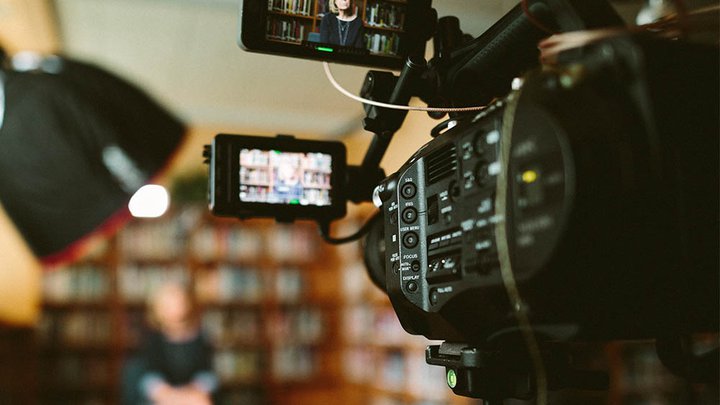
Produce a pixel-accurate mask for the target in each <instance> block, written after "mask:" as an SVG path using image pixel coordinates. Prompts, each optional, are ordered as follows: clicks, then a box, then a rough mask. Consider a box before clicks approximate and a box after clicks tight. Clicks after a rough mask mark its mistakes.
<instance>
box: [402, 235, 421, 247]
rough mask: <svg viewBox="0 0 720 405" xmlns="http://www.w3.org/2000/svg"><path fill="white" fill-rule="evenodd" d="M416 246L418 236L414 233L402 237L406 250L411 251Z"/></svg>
mask: <svg viewBox="0 0 720 405" xmlns="http://www.w3.org/2000/svg"><path fill="white" fill-rule="evenodd" d="M417 244H418V235H417V234H416V233H415V232H408V233H406V234H405V236H403V245H404V246H405V247H406V248H408V249H412V248H414V247H415V246H417Z"/></svg>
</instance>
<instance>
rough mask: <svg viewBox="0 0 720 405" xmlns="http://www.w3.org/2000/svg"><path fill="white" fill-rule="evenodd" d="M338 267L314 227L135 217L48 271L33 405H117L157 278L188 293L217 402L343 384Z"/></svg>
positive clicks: (190, 211) (183, 213) (251, 400)
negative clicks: (199, 311)
mask: <svg viewBox="0 0 720 405" xmlns="http://www.w3.org/2000/svg"><path fill="white" fill-rule="evenodd" d="M337 277H338V272H337V263H336V260H335V256H334V252H333V250H332V249H331V248H330V247H328V246H327V245H325V244H323V243H321V241H320V239H319V236H318V232H317V230H316V228H315V225H314V224H308V223H296V224H294V225H278V224H276V223H274V222H273V221H269V220H252V221H244V222H241V221H238V220H228V219H218V218H214V217H211V216H210V215H209V214H208V213H207V209H206V208H205V207H204V206H201V205H198V206H194V205H193V206H187V207H183V208H179V209H177V210H176V211H175V212H174V213H172V214H170V215H168V216H166V217H164V218H161V219H153V220H133V221H131V222H130V223H129V224H128V225H127V226H125V227H124V228H123V229H122V230H121V231H120V232H119V233H118V235H117V236H116V237H115V238H113V239H112V240H110V241H108V243H106V244H105V245H104V246H102V247H101V248H99V249H98V251H96V252H94V253H93V255H92V256H90V257H88V258H86V259H84V260H83V261H81V262H79V263H76V264H73V265H71V266H68V267H64V268H56V269H48V271H47V272H46V273H45V275H44V297H45V302H44V306H43V317H42V321H41V323H40V325H39V327H38V331H37V337H38V341H39V348H40V349H39V353H38V356H39V361H40V363H41V364H43V367H42V372H40V373H39V378H40V380H39V386H40V387H39V388H40V390H39V392H40V393H41V395H40V398H39V400H40V403H48V404H51V403H52V404H56V403H73V404H83V403H93V404H96V403H97V404H118V403H119V394H120V381H121V370H122V366H123V364H124V361H125V359H127V358H128V357H129V356H130V355H131V354H132V353H133V352H134V351H135V350H137V349H138V347H139V344H140V339H141V336H142V333H143V332H142V331H143V330H144V328H145V327H146V305H145V300H146V298H147V296H148V295H149V293H150V292H151V291H152V290H153V289H154V288H155V287H156V286H158V285H160V284H161V283H162V282H163V281H165V280H169V279H179V280H184V281H188V282H190V283H191V285H193V286H194V291H195V294H196V296H197V298H198V301H199V302H200V303H201V306H202V307H203V318H202V324H203V329H204V331H205V332H206V334H207V335H208V337H209V338H210V339H211V341H212V342H213V344H214V346H215V357H214V367H215V370H216V372H217V373H218V376H219V377H220V380H221V382H222V384H221V392H220V394H221V395H220V399H219V403H221V404H225V403H227V404H236V403H242V404H273V403H278V404H279V403H287V402H285V401H286V400H287V397H288V396H289V395H292V393H293V392H295V391H298V392H300V391H303V392H305V393H307V392H311V391H313V390H321V391H325V392H329V391H332V390H334V389H335V387H336V386H337V385H338V384H339V382H338V381H337V379H335V378H333V376H335V375H337V370H338V369H339V365H338V364H337V362H338V361H339V356H338V354H337V353H338V351H339V346H338V343H337V334H338V314H337V305H336V303H337V299H338V295H337V290H336V289H335V288H334V287H333V286H336V285H337V284H338V281H337Z"/></svg>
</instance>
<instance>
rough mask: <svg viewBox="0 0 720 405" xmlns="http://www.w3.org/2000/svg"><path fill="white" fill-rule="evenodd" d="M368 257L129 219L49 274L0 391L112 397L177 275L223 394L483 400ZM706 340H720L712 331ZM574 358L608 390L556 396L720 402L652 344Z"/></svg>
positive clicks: (59, 400) (315, 241)
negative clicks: (459, 378) (210, 348)
mask: <svg viewBox="0 0 720 405" xmlns="http://www.w3.org/2000/svg"><path fill="white" fill-rule="evenodd" d="M370 214H371V209H370V208H368V207H367V206H364V207H362V208H360V209H356V208H354V209H352V210H351V213H350V215H349V218H348V219H345V220H343V221H340V222H339V223H338V224H337V226H336V229H334V230H333V234H337V235H346V234H350V233H352V232H353V231H355V230H356V229H357V228H358V227H359V226H360V225H361V224H362V223H363V222H364V221H365V220H366V219H367V218H369V216H370ZM362 254H363V252H362V247H361V246H360V244H359V243H351V244H346V245H340V246H337V247H331V246H329V245H327V244H325V243H324V242H322V241H321V240H320V237H319V236H318V232H317V229H316V225H315V224H311V223H301V222H299V223H295V224H276V223H275V222H273V221H269V220H248V221H238V220H233V219H220V218H215V217H212V216H210V215H209V214H208V213H207V209H206V207H205V206H203V205H196V204H187V205H185V206H182V207H179V208H177V209H175V210H174V212H172V213H170V214H169V215H167V216H166V217H163V218H160V219H152V220H133V221H131V222H130V223H129V224H128V225H127V226H125V227H124V228H123V229H122V230H121V231H120V232H119V233H118V234H117V235H116V237H114V238H112V239H110V240H108V241H106V242H105V243H102V244H101V245H99V246H98V247H97V248H96V249H95V250H94V251H92V252H90V253H89V254H88V255H87V256H86V257H85V258H83V259H82V260H81V261H80V262H78V263H75V264H73V265H71V266H68V267H63V268H53V269H48V270H47V271H46V272H45V273H44V279H43V297H44V303H43V315H42V319H41V322H40V323H39V325H38V327H37V328H36V331H35V333H34V334H29V336H28V334H26V335H22V334H20V333H19V332H12V333H10V332H8V333H6V335H7V337H4V338H3V339H4V340H3V342H2V343H3V345H0V346H2V347H0V349H5V350H4V351H3V350H0V354H2V356H3V357H2V358H0V360H3V361H5V362H6V363H7V364H11V361H16V360H17V361H19V360H18V359H19V358H20V357H22V358H23V360H22V364H23V365H24V367H23V368H22V369H18V368H17V367H15V369H18V370H20V371H19V372H20V373H24V374H22V375H24V376H25V377H22V378H19V379H17V381H25V382H24V383H22V387H20V388H18V385H17V384H9V385H8V387H6V388H3V387H2V386H0V399H2V398H3V396H2V395H6V396H7V395H14V396H15V397H18V396H19V397H20V398H26V397H27V396H28V395H33V394H32V393H33V392H35V393H36V394H37V395H36V396H38V397H39V403H41V404H110V405H114V404H118V403H119V394H120V382H121V371H122V366H123V364H124V361H125V359H126V358H127V357H128V356H129V355H131V354H132V353H133V352H134V351H135V350H136V349H137V348H138V347H139V344H140V339H141V336H142V334H143V331H144V328H146V305H145V300H146V298H147V296H148V294H149V293H150V292H151V291H152V289H153V288H155V287H156V286H157V285H160V284H161V283H163V282H164V281H165V280H172V279H178V280H186V281H189V282H190V283H191V284H192V285H193V286H194V291H195V294H196V297H197V299H198V301H199V302H200V303H201V305H202V309H203V317H202V326H203V330H204V331H205V333H206V334H207V336H208V337H209V339H210V340H211V342H212V343H213V345H214V347H215V354H214V368H215V370H216V372H217V374H218V376H219V378H220V380H221V382H222V384H221V393H220V394H221V395H220V398H219V401H218V403H219V404H244V405H254V404H286V403H288V404H289V403H291V404H316V403H330V402H337V401H343V402H345V403H346V405H466V404H481V403H482V401H481V400H477V399H470V398H464V397H457V396H454V395H453V394H452V391H451V390H450V389H449V388H448V387H447V385H446V382H445V381H446V379H445V370H444V369H443V368H441V367H436V366H429V365H427V364H426V363H425V354H424V351H425V347H426V346H427V345H428V344H437V342H430V341H428V340H427V339H425V338H424V337H421V336H413V335H409V334H408V333H407V332H405V331H404V330H403V329H402V327H401V326H400V323H399V321H398V319H397V316H396V315H395V313H394V311H393V309H392V306H391V304H390V302H389V299H388V297H387V296H386V295H385V294H384V293H383V292H381V291H380V290H379V289H378V288H377V287H376V286H375V285H373V284H372V282H371V281H370V279H369V277H368V273H367V270H366V268H365V264H364V261H363V257H362ZM1 331H2V330H0V332H1ZM3 336H4V335H3ZM3 336H0V337H3ZM701 344H704V345H705V346H707V348H708V349H710V348H712V347H715V346H717V335H713V336H710V337H706V338H704V340H702V341H701ZM13 348H18V349H17V350H15V349H13ZM18 356H20V357H18ZM573 356H574V357H575V358H576V359H577V360H578V362H579V363H582V364H583V365H585V366H587V367H590V368H594V369H601V370H609V373H610V390H609V391H607V392H600V393H591V394H587V393H585V392H581V393H578V392H564V391H560V392H557V393H551V397H550V398H551V402H550V403H560V404H569V403H584V404H612V405H635V404H701V405H704V404H714V403H717V385H715V386H710V387H709V386H707V385H702V386H698V385H690V384H687V383H685V382H684V381H683V380H682V379H680V378H678V377H676V376H674V375H672V374H671V373H670V372H669V371H668V370H666V369H665V368H664V366H663V365H662V364H661V362H660V361H659V359H658V358H657V355H656V354H655V351H654V345H653V342H651V341H648V342H612V343H609V344H599V343H598V344H590V345H577V347H576V350H575V351H574V353H573ZM32 359H37V361H34V360H32ZM15 369H13V370H12V371H10V372H11V373H15V371H14V370H15ZM0 372H2V367H0ZM33 373H34V374H36V375H37V377H38V379H37V381H35V380H34V379H33V378H32V375H33ZM18 375H21V374H18ZM3 389H4V391H3ZM8 393H10V394H8ZM13 398H14V397H13ZM568 398H570V399H568ZM2 403H12V402H7V401H5V402H2ZM17 403H33V401H29V402H28V401H26V400H21V401H20V402H17ZM521 403H526V402H521V401H519V402H512V401H509V402H508V404H521Z"/></svg>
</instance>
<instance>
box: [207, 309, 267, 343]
mask: <svg viewBox="0 0 720 405" xmlns="http://www.w3.org/2000/svg"><path fill="white" fill-rule="evenodd" d="M202 327H203V331H204V332H205V334H206V335H207V336H208V338H209V339H210V341H211V342H212V343H213V345H214V346H215V347H228V346H230V347H232V346H235V345H238V344H256V343H257V342H258V341H260V338H261V329H262V328H261V315H260V313H259V312H258V311H254V310H206V311H205V312H204V313H203V315H202Z"/></svg>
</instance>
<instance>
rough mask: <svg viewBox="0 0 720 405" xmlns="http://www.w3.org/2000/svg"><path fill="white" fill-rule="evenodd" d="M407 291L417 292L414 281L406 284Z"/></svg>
mask: <svg viewBox="0 0 720 405" xmlns="http://www.w3.org/2000/svg"><path fill="white" fill-rule="evenodd" d="M407 290H408V291H410V292H415V291H417V290H418V285H417V283H416V282H414V281H409V282H408V283H407Z"/></svg>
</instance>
